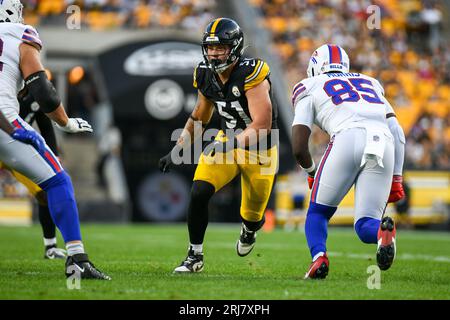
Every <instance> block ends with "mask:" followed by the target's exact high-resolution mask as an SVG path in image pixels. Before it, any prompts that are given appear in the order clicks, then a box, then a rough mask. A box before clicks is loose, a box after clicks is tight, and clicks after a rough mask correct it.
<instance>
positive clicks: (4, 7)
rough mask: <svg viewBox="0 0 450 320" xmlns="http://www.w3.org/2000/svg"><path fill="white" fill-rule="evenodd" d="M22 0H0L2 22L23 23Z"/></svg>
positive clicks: (0, 18) (0, 20)
mask: <svg viewBox="0 0 450 320" xmlns="http://www.w3.org/2000/svg"><path fill="white" fill-rule="evenodd" d="M22 10H23V5H22V3H21V2H20V0H0V22H12V23H23V18H22Z"/></svg>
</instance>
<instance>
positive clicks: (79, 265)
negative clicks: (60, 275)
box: [66, 253, 111, 280]
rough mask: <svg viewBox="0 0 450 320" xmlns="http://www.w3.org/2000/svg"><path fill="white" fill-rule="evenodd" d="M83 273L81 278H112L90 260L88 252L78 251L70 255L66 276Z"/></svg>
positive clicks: (67, 261)
mask: <svg viewBox="0 0 450 320" xmlns="http://www.w3.org/2000/svg"><path fill="white" fill-rule="evenodd" d="M74 273H75V274H79V275H81V279H99V280H111V277H110V276H108V275H106V274H104V273H103V272H101V271H100V270H98V269H97V268H96V267H95V266H94V264H93V263H92V262H90V261H89V259H88V255H87V254H86V253H78V254H74V255H73V256H68V257H67V260H66V277H69V276H71V275H73V274H74Z"/></svg>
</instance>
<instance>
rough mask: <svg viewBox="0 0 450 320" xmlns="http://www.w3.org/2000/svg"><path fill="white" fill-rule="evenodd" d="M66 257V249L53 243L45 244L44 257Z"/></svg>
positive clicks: (51, 258)
mask: <svg viewBox="0 0 450 320" xmlns="http://www.w3.org/2000/svg"><path fill="white" fill-rule="evenodd" d="M65 257H66V250H64V249H61V248H57V247H56V245H55V244H53V245H50V246H45V252H44V259H50V260H53V259H64V258H65Z"/></svg>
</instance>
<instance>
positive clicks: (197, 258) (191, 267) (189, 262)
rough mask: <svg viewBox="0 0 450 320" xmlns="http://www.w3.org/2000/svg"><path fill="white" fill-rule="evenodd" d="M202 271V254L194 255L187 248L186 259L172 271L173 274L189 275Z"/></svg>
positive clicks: (192, 251) (190, 249)
mask: <svg viewBox="0 0 450 320" xmlns="http://www.w3.org/2000/svg"><path fill="white" fill-rule="evenodd" d="M201 271H203V253H197V254H195V253H194V250H192V248H189V251H188V255H187V257H186V259H185V260H184V261H183V262H181V264H180V265H179V266H178V267H176V268H175V270H173V273H190V272H201Z"/></svg>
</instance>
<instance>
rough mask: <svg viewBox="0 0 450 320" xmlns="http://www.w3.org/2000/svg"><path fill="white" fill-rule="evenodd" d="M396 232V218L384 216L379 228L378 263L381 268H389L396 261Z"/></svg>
mask: <svg viewBox="0 0 450 320" xmlns="http://www.w3.org/2000/svg"><path fill="white" fill-rule="evenodd" d="M395 234H396V228H395V223H394V220H392V218H391V217H384V218H383V219H382V220H381V224H380V228H379V229H378V248H377V264H378V267H380V269H381V270H387V269H389V268H390V267H391V265H392V262H394V258H395V252H396V247H395Z"/></svg>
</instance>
